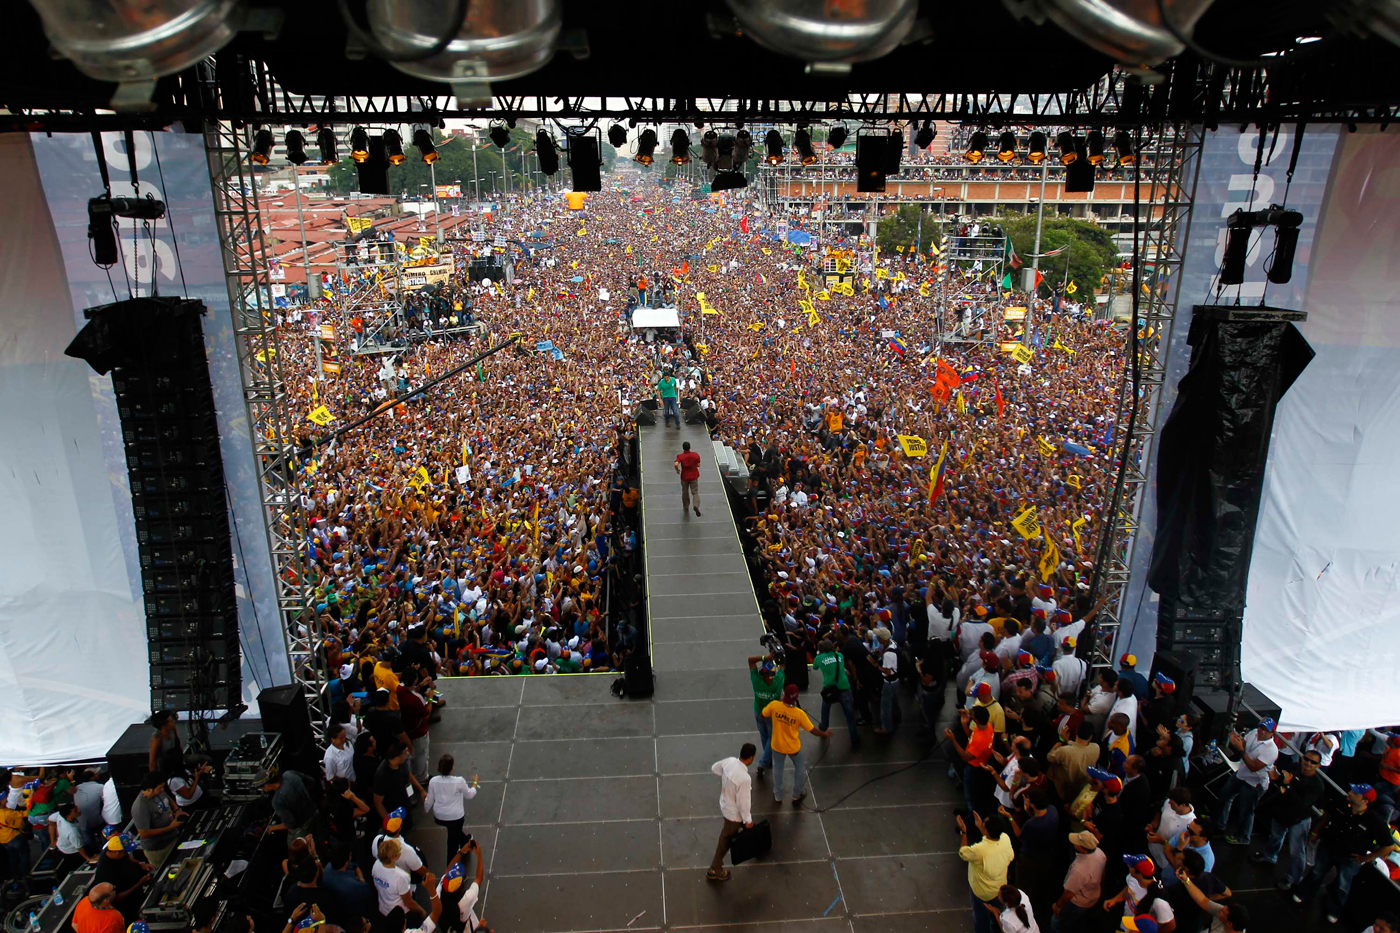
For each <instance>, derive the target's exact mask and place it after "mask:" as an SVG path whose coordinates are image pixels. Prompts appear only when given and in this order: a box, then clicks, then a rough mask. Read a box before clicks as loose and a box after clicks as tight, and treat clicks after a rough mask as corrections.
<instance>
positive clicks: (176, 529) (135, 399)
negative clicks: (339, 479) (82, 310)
mask: <svg viewBox="0 0 1400 933" xmlns="http://www.w3.org/2000/svg"><path fill="white" fill-rule="evenodd" d="M204 311H205V309H204V304H203V303H202V302H199V301H187V300H183V299H180V298H134V299H130V300H128V301H120V302H117V303H115V304H110V305H102V306H100V307H96V308H89V309H88V311H87V317H88V324H87V325H86V326H85V327H84V328H83V329H82V330H81V331H80V332H79V333H78V335H77V336H76V337H75V338H74V339H73V342H72V344H70V345H69V347H68V349H67V350H66V351H65V353H66V354H67V355H68V356H73V357H77V358H78V359H81V360H84V361H86V362H87V363H88V364H89V365H90V366H92V368H93V369H95V370H97V372H98V373H106V372H108V371H109V370H110V371H111V373H112V388H113V390H114V392H115V394H116V399H117V414H118V416H119V417H120V419H121V431H122V442H123V444H124V446H125V448H126V465H127V474H128V476H129V479H130V484H131V503H132V510H133V512H134V514H135V518H136V544H137V552H138V558H139V561H140V566H141V587H142V591H143V594H144V599H145V609H146V639H147V645H148V649H149V658H150V675H151V680H150V687H151V708H152V709H170V710H178V711H189V712H204V711H214V710H225V709H228V708H230V707H231V706H232V705H234V704H236V703H237V702H238V701H239V698H240V695H241V693H242V678H241V670H240V664H241V660H240V654H239V646H238V607H237V603H236V602H235V598H234V588H233V549H232V544H231V541H230V538H229V526H228V508H227V505H226V499H225V492H224V465H223V457H222V455H221V453H220V450H219V429H218V423H217V420H216V417H215V409H214V393H213V388H212V386H211V385H210V382H209V364H208V362H207V360H206V359H205V355H204V331H203V328H202V327H201V325H200V319H201V317H202V316H203V315H204ZM143 769H144V765H143ZM142 773H143V774H144V770H143V772H142ZM118 783H121V782H120V781H119V782H118Z"/></svg>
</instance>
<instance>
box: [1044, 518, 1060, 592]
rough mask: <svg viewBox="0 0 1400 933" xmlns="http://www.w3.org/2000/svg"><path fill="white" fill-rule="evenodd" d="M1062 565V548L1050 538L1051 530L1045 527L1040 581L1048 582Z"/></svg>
mask: <svg viewBox="0 0 1400 933" xmlns="http://www.w3.org/2000/svg"><path fill="white" fill-rule="evenodd" d="M1059 566H1060V549H1059V548H1058V547H1057V546H1056V545H1055V542H1054V541H1051V540H1050V530H1049V529H1048V528H1047V529H1045V550H1043V551H1041V552H1040V582H1041V583H1046V582H1048V581H1049V580H1050V578H1051V577H1052V576H1054V575H1055V570H1056V569H1057V568H1058V567H1059Z"/></svg>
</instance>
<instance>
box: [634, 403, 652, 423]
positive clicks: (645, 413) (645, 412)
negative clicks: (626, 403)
mask: <svg viewBox="0 0 1400 933" xmlns="http://www.w3.org/2000/svg"><path fill="white" fill-rule="evenodd" d="M632 418H633V419H634V420H635V421H636V422H637V423H638V424H640V425H642V426H643V427H648V428H650V427H655V426H656V410H655V409H654V408H648V407H647V406H646V403H645V402H643V403H642V404H640V405H638V406H637V409H636V411H634V412H632Z"/></svg>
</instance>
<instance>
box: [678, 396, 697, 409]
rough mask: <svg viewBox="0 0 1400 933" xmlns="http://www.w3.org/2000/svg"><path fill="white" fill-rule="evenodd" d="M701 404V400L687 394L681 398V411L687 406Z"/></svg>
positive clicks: (691, 406) (692, 406)
mask: <svg viewBox="0 0 1400 933" xmlns="http://www.w3.org/2000/svg"><path fill="white" fill-rule="evenodd" d="M699 404H700V400H699V399H698V398H691V397H690V396H685V397H684V398H682V399H681V411H685V410H686V409H687V408H694V407H695V406H696V405H699Z"/></svg>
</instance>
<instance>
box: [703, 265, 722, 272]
mask: <svg viewBox="0 0 1400 933" xmlns="http://www.w3.org/2000/svg"><path fill="white" fill-rule="evenodd" d="M705 268H707V269H709V270H710V271H711V272H718V271H719V266H706V267H705Z"/></svg>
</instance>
